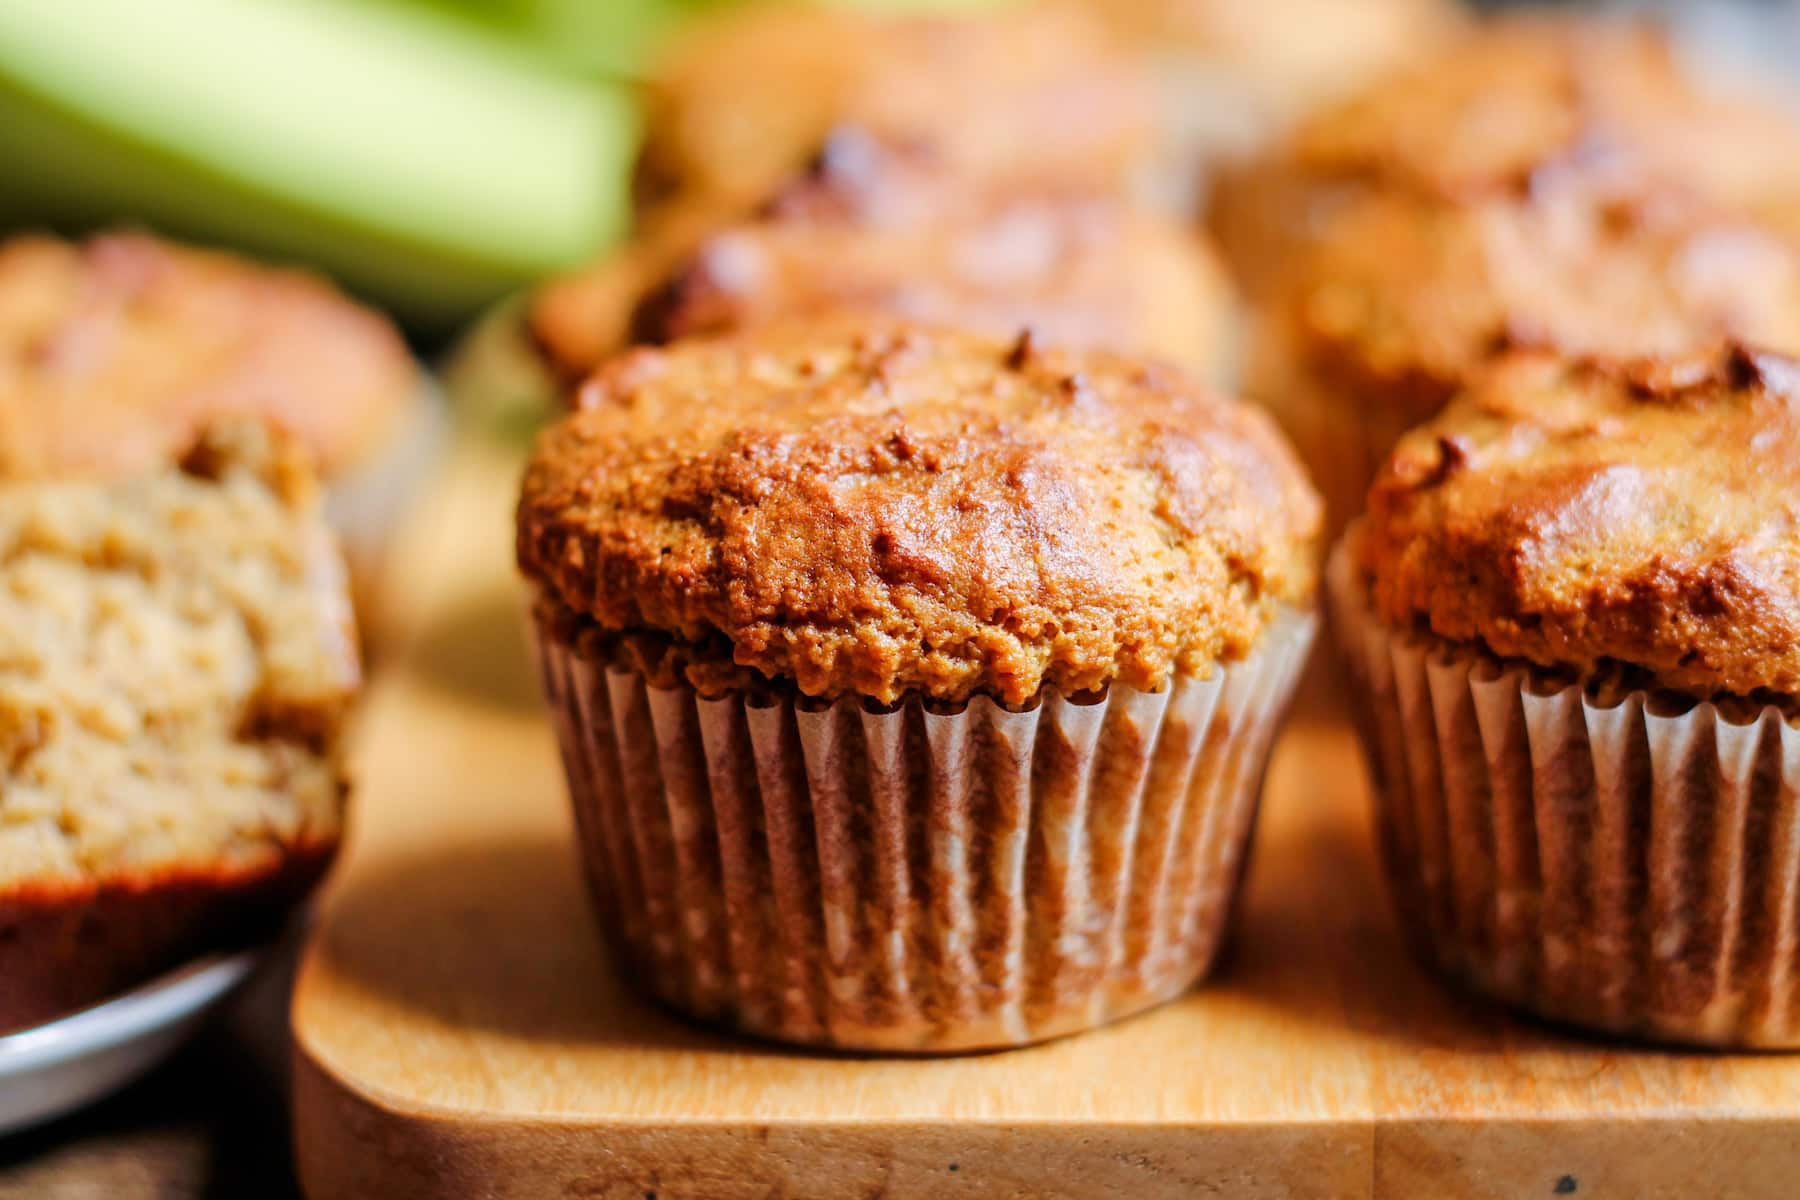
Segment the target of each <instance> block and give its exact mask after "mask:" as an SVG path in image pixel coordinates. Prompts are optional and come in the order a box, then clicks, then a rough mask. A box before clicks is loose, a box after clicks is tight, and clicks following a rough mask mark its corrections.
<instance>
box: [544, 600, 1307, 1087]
mask: <svg viewBox="0 0 1800 1200" xmlns="http://www.w3.org/2000/svg"><path fill="white" fill-rule="evenodd" d="M1315 624H1316V622H1315V620H1314V618H1313V617H1312V616H1311V614H1305V615H1301V614H1298V613H1290V614H1284V615H1283V616H1282V617H1281V618H1280V620H1279V621H1278V622H1277V623H1276V624H1275V625H1274V626H1272V627H1271V628H1270V629H1269V630H1268V631H1267V632H1266V633H1265V635H1264V637H1263V640H1262V643H1261V645H1260V646H1259V648H1258V649H1257V651H1256V652H1255V653H1254V654H1253V655H1252V656H1251V657H1250V658H1249V659H1247V660H1246V661H1245V662H1243V663H1240V664H1236V665H1233V666H1230V667H1228V668H1223V669H1221V670H1219V671H1216V672H1215V673H1214V676H1213V678H1211V679H1209V680H1196V679H1183V680H1180V681H1179V682H1177V683H1176V684H1175V685H1174V686H1172V687H1170V688H1168V689H1165V690H1164V691H1162V692H1157V693H1145V692H1135V691H1130V690H1127V689H1124V688H1116V689H1114V690H1113V691H1112V692H1111V693H1110V694H1109V695H1108V696H1107V697H1105V698H1103V699H1100V700H1098V701H1092V702H1081V701H1076V700H1070V699H1067V698H1064V697H1061V696H1058V695H1055V694H1048V695H1046V696H1045V698H1044V699H1043V700H1042V701H1041V702H1040V703H1038V704H1037V705H1036V706H1034V707H1033V708H1031V709H1030V710H1029V711H1025V712H1009V711H1007V710H1006V709H1004V708H1002V707H1000V706H998V705H996V704H994V703H993V702H992V701H990V700H988V699H986V698H985V697H983V698H978V699H976V700H974V701H971V702H970V703H969V704H968V705H967V706H965V707H963V708H962V710H961V711H960V712H956V713H954V714H945V713H940V712H937V711H933V709H932V708H930V707H927V706H925V705H922V704H921V703H920V702H919V701H918V700H917V699H916V698H915V699H912V700H909V701H907V702H906V703H904V704H903V705H901V706H900V707H898V708H897V709H895V710H893V711H879V712H871V711H868V710H867V709H866V708H865V707H864V706H863V705H862V704H860V703H858V702H856V701H854V700H845V701H839V702H837V703H835V704H829V705H822V706H813V705H809V704H808V703H806V702H805V701H800V702H798V703H796V702H795V701H794V700H792V699H784V700H779V701H763V702H752V701H751V700H749V699H747V698H746V697H743V696H729V697H725V698H722V699H703V698H701V697H700V696H699V695H698V694H697V693H695V692H694V691H692V690H691V689H687V688H675V689H666V690H665V689H657V688H651V687H648V686H647V685H646V684H645V682H644V680H643V678H642V677H641V676H640V675H638V674H636V673H634V672H630V671H626V670H623V669H620V668H617V667H612V666H608V665H606V664H602V663H599V662H596V661H593V660H591V659H588V658H584V657H583V656H582V655H581V654H579V653H578V652H577V651H576V650H575V649H574V648H573V647H571V646H570V645H569V644H567V643H565V642H562V641H560V640H558V639H557V638H556V637H555V636H554V634H553V633H552V631H550V630H549V629H545V628H540V629H539V631H538V632H539V637H538V642H539V647H540V653H541V659H542V667H543V675H544V686H545V691H546V693H547V696H548V698H549V701H550V708H551V711H552V712H553V714H554V716H555V721H556V726H557V734H558V738H559V741H560V743H561V746H562V752H563V759H564V765H565V767H566V769H567V772H568V776H569V790H570V793H571V796H572V799H573V801H574V807H575V815H576V822H577V825H578V827H579V830H580V835H581V842H582V850H583V857H584V859H585V862H586V865H587V870H588V875H589V879H590V882H591V884H592V890H593V893H594V896H595V900H596V903H597V906H598V909H599V912H600V914H601V917H602V922H603V924H604V925H605V927H606V930H607V932H608V935H609V938H610V940H611V941H612V943H613V945H614V947H615V950H616V953H617V955H618V958H619V961H620V965H621V969H623V970H624V971H626V972H628V973H629V975H630V977H631V979H632V981H633V982H634V983H635V984H636V985H637V986H639V987H640V988H642V989H643V990H645V991H647V992H649V993H651V994H652V995H654V996H656V997H658V998H659V999H661V1000H663V1001H664V1002H666V1003H668V1004H670V1005H671V1006H673V1007H675V1008H678V1009H680V1010H682V1011H683V1012H686V1013H688V1014H690V1015H693V1016H695V1017H699V1018H701V1019H703V1020H709V1021H717V1022H720V1023H723V1024H727V1025H730V1026H733V1027H736V1028H738V1029H742V1030H745V1031H747V1032H750V1033H754V1034H758V1035H761V1036H764V1037H770V1038H775V1039H779V1040H783V1041H793V1042H803V1043H809V1044H817V1045H829V1046H837V1047H843V1048H854V1049H865V1050H890V1051H952V1050H974V1049H982V1048H992V1047H1001V1046H1016V1045H1022V1044H1024V1043H1027V1042H1033V1041H1038V1040H1041V1039H1044V1038H1050V1037H1056V1036H1058V1035H1061V1034H1066V1033H1073V1032H1076V1031H1078V1030H1082V1029H1087V1028H1090V1027H1092V1026H1095V1025H1099V1024H1101V1023H1104V1022H1106V1021H1111V1020H1114V1019H1117V1018H1119V1017H1123V1016H1125V1015H1127V1014H1130V1013H1133V1012H1137V1011H1139V1010H1141V1009H1144V1008H1148V1007H1150V1006H1151V1005H1154V1004H1157V1003H1160V1002H1161V1001H1164V1000H1167V999H1169V998H1170V997H1172V996H1174V995H1176V994H1178V993H1180V992H1181V991H1183V990H1185V989H1186V988H1187V987H1188V986H1189V985H1190V984H1192V983H1193V982H1194V981H1195V980H1196V979H1197V978H1199V977H1200V976H1201V975H1202V974H1203V973H1204V972H1205V971H1206V969H1207V967H1208V966H1209V965H1210V964H1211V962H1212V960H1213V957H1214V955H1215V953H1216V951H1217V949H1218V946H1219V942H1220V939H1221V935H1222V933H1223V931H1224V928H1225V924H1226V919H1227V917H1228V915H1229V912H1230V907H1231V900H1232V896H1233V893H1234V892H1235V890H1236V885H1237V880H1238V876H1239V874H1240V868H1241V865H1242V859H1243V855H1244V849H1245V845H1246V843H1247V841H1248V840H1249V832H1250V826H1251V822H1252V820H1253V819H1254V816H1255V812H1256V805H1257V798H1258V794H1259V792H1260V790H1261V784H1262V774H1263V768H1264V765H1265V763H1266V761H1267V758H1268V751H1269V746H1270V743H1271V741H1272V739H1273V736H1274V732H1275V728H1276V725H1277V723H1278V721H1279V718H1280V716H1281V713H1282V711H1283V709H1284V708H1285V706H1286V702H1287V700H1288V698H1289V696H1290V694H1291V693H1292V690H1293V687H1294V684H1295V681H1296V679H1297V677H1298V674H1299V671H1300V668H1301V665H1302V664H1303V663H1304V661H1305V657H1306V651H1307V648H1308V647H1309V646H1310V645H1311V642H1312V637H1313V632H1314V627H1315Z"/></svg>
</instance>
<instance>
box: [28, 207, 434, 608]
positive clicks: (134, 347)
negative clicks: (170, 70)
mask: <svg viewBox="0 0 1800 1200" xmlns="http://www.w3.org/2000/svg"><path fill="white" fill-rule="evenodd" d="M239 416H251V417H257V418H260V419H263V420H266V421H268V422H270V423H271V424H273V425H275V426H276V427H278V428H280V429H281V430H283V431H284V432H285V433H286V434H288V435H289V436H291V437H292V438H293V439H294V440H295V441H296V442H297V443H298V445H299V446H300V447H301V448H303V449H304V450H305V451H306V452H307V453H308V454H310V455H311V456H312V458H313V460H314V461H315V463H316V464H317V466H318V469H319V471H320V472H321V474H322V475H323V477H324V478H325V480H326V482H327V487H328V489H329V499H328V511H329V513H330V516H331V517H332V519H333V521H334V523H335V524H337V525H338V527H339V529H340V532H341V533H342V535H343V538H344V541H345V547H346V551H347V553H348V554H349V555H350V558H351V562H352V564H353V568H354V570H355V572H356V575H357V582H358V587H359V594H362V595H366V589H367V585H368V583H369V581H370V580H371V579H372V577H373V575H374V573H375V570H376V568H377V566H378V565H379V562H380V558H381V553H382V550H383V547H384V543H385V539H386V536H387V534H388V532H389V530H390V528H391V527H392V525H393V523H394V521H395V519H396V518H397V516H398V512H399V508H400V505H401V502H402V500H403V499H404V497H405V495H406V493H407V491H408V488H409V485H410V484H411V483H412V482H413V481H414V479H415V478H416V476H417V474H418V473H419V472H420V471H421V470H422V468H423V466H424V463H425V462H426V460H427V459H428V457H429V453H430V447H431V442H432V438H431V433H432V431H433V430H434V429H435V426H436V414H435V406H434V404H433V403H432V402H431V400H430V399H429V396H428V393H427V390H426V387H425V381H424V379H423V377H422V375H421V372H420V371H419V369H418V367H417V366H416V364H415V363H414V362H413V359H412V357H411V355H410V354H409V353H408V350H407V347H406V344H405V342H404V341H403V340H402V339H401V337H400V334H399V332H398V331H397V330H395V329H394V327H393V326H392V325H391V324H390V323H389V322H388V321H387V320H386V319H385V318H383V317H382V316H380V315H379V314H377V313H375V312H373V311H371V310H369V309H366V308H364V307H362V306H361V305H358V304H356V303H354V302H352V301H351V300H349V299H347V298H346V297H344V296H343V295H341V294H340V293H338V292H337V291H336V290H335V289H333V288H332V287H331V286H330V285H329V284H327V283H326V282H325V281H323V280H322V279H319V278H316V277H314V276H311V275H308V274H304V273H300V272H296V271H290V270H283V269H276V268H272V267H266V266H262V265H259V264H256V263H252V262H249V261H247V260H244V259H240V258H236V257H234V256H231V255H228V254H223V253H218V252H214V251H210V250H201V249H196V248H192V247H187V246H181V245H177V244H174V243H171V242H167V241H163V240H160V239H158V238H155V237H151V236H149V235H147V234H142V233H113V234H104V235H100V236H96V237H94V238H91V239H89V240H87V241H85V242H81V243H71V242H65V241H60V240H57V239H54V238H49V237H38V236H26V237H19V238H15V239H13V240H11V241H8V242H6V243H4V244H3V245H0V479H8V480H18V479H22V478H34V479H35V478H51V477H62V476H79V477H94V478H100V479H114V478H128V477H133V476H136V475H139V474H142V473H144V472H146V471H150V470H153V469H155V468H157V467H159V466H161V465H163V464H166V463H169V462H172V461H174V459H175V458H176V457H177V456H179V455H180V454H181V452H182V451H183V450H185V449H186V448H187V447H188V446H189V445H190V444H192V442H193V440H194V438H195V437H196V436H197V435H198V433H199V432H200V431H201V430H202V429H203V428H205V427H207V426H208V425H209V424H211V423H212V422H214V421H216V420H219V419H221V418H227V417H239Z"/></svg>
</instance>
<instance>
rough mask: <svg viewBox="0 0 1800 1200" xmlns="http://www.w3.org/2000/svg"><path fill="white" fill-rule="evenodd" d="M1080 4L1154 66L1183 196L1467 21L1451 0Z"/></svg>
mask: <svg viewBox="0 0 1800 1200" xmlns="http://www.w3.org/2000/svg"><path fill="white" fill-rule="evenodd" d="M1087 3H1088V5H1089V7H1090V8H1091V9H1092V10H1093V11H1094V13H1096V14H1097V15H1098V16H1100V17H1101V18H1103V19H1104V20H1106V21H1107V22H1108V23H1109V24H1110V25H1111V26H1112V28H1113V29H1114V31H1115V33H1117V34H1118V35H1119V36H1120V37H1121V38H1122V40H1123V41H1124V42H1125V44H1126V45H1127V46H1130V47H1132V48H1134V49H1135V50H1136V51H1137V52H1138V53H1140V54H1141V55H1143V56H1144V57H1145V58H1147V59H1148V61H1149V63H1150V64H1151V66H1152V67H1153V74H1154V78H1155V79H1156V81H1157V84H1158V89H1159V92H1160V104H1159V107H1160V109H1161V112H1162V121H1163V125H1164V132H1165V134H1166V135H1167V137H1168V142H1167V143H1166V150H1165V153H1167V154H1168V155H1170V156H1171V157H1172V158H1173V159H1174V161H1175V163H1176V164H1178V169H1179V170H1180V171H1181V172H1182V173H1183V174H1184V175H1185V178H1184V179H1182V180H1180V181H1179V182H1181V183H1183V184H1184V185H1185V188H1186V189H1187V190H1191V191H1199V190H1203V189H1204V186H1205V180H1206V176H1207V175H1208V173H1209V171H1210V170H1211V169H1212V168H1214V167H1216V166H1217V165H1218V164H1220V163H1221V162H1224V161H1228V160H1230V159H1234V158H1238V157H1241V156H1243V155H1245V154H1248V153H1250V152H1252V151H1254V150H1256V149H1257V148H1259V147H1260V146H1262V145H1263V144H1264V143H1265V142H1266V141H1268V139H1269V138H1270V137H1272V136H1275V135H1277V134H1278V133H1279V132H1280V131H1281V130H1283V129H1285V128H1287V127H1288V126H1290V125H1291V124H1292V123H1293V122H1294V121H1296V120H1298V119H1300V118H1302V117H1304V116H1305V115H1306V114H1308V113H1310V112H1312V111H1313V110H1314V109H1316V108H1318V107H1319V106H1320V105H1322V104H1327V103H1330V102H1332V101H1335V100H1337V99H1339V98H1341V97H1343V96H1345V95H1347V94H1349V93H1351V92H1353V91H1355V90H1356V89H1358V88H1360V87H1362V86H1363V85H1365V84H1367V83H1368V82H1369V81H1371V80H1373V79H1376V78H1378V77H1380V76H1382V75H1384V74H1385V73H1387V72H1389V71H1392V70H1394V69H1395V68H1397V67H1399V66H1401V65H1403V64H1407V63H1413V62H1417V61H1419V60H1421V59H1425V58H1427V57H1428V56H1430V55H1431V54H1433V53H1435V52H1436V51H1437V50H1438V48H1439V47H1441V46H1442V45H1443V44H1444V43H1445V42H1447V41H1448V40H1450V39H1451V38H1452V37H1453V36H1454V35H1455V34H1456V33H1457V32H1458V31H1459V30H1461V29H1462V28H1463V26H1464V24H1465V23H1466V19H1465V17H1464V15H1463V12H1462V9H1461V6H1460V5H1459V4H1457V3H1455V2H1454V0H1259V2H1256V3H1245V2H1244V0H1087ZM1190 198H1191V197H1190Z"/></svg>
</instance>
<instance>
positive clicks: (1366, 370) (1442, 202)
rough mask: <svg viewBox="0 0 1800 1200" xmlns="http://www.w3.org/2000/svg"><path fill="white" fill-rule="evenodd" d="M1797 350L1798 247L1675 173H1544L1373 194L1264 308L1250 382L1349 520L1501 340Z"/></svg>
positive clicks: (1612, 348) (1578, 348)
mask: <svg viewBox="0 0 1800 1200" xmlns="http://www.w3.org/2000/svg"><path fill="white" fill-rule="evenodd" d="M1733 340H1737V341H1744V342H1747V343H1749V344H1752V345H1759V346H1763V347H1768V348H1771V349H1777V350H1782V351H1785V352H1789V353H1793V352H1797V351H1800V248H1797V247H1796V246H1795V244H1794V243H1792V242H1790V241H1788V240H1787V239H1785V238H1783V237H1781V236H1779V235H1778V234H1777V233H1775V232H1773V231H1771V230H1770V229H1768V228H1767V227H1765V226H1763V225H1761V224H1759V223H1757V222H1755V221H1753V220H1750V219H1748V218H1745V217H1742V216H1739V215H1737V214H1736V213H1734V212H1731V211H1729V210H1725V209H1722V208H1720V207H1718V206H1716V205H1714V204H1711V203H1709V202H1708V201H1706V200H1704V199H1701V198H1699V197H1696V196H1693V195H1690V194H1684V193H1682V192H1679V191H1676V190H1675V189H1673V188H1670V187H1660V186H1649V187H1646V186H1642V185H1641V184H1639V183H1637V182H1635V181H1629V180H1622V179H1604V178H1597V177H1595V176H1593V175H1590V174H1588V173H1586V172H1584V171H1582V170H1579V169H1576V170H1572V171H1570V172H1567V173H1565V174H1562V175H1557V174H1555V173H1552V172H1545V173H1541V174H1540V175H1539V176H1538V177H1537V178H1536V179H1535V180H1534V182H1533V185H1532V187H1531V188H1530V189H1529V190H1528V191H1525V192H1495V193H1493V194H1491V195H1487V196H1483V197H1478V198H1475V199H1467V200H1450V199H1442V198H1437V197H1433V196H1429V195H1426V194H1423V193H1417V192H1405V191H1389V192H1377V193H1373V194H1370V195H1366V196H1364V197H1362V198H1360V199H1359V200H1357V201H1355V202H1354V203H1353V204H1351V206H1350V207H1349V208H1348V209H1346V210H1345V211H1342V212H1340V213H1339V214H1338V216H1337V217H1336V218H1335V219H1334V221H1333V222H1332V224H1331V226H1330V228H1329V231H1328V232H1327V233H1326V234H1325V235H1324V237H1323V238H1322V239H1321V240H1320V241H1319V242H1318V243H1317V244H1315V245H1314V246H1312V247H1311V248H1310V249H1309V250H1308V251H1307V252H1306V253H1305V254H1304V256H1303V258H1302V260H1301V264H1300V267H1299V269H1298V270H1297V271H1296V278H1295V281H1294V283H1293V284H1292V286H1290V287H1289V288H1287V289H1285V291H1284V293H1283V295H1282V297H1281V298H1280V300H1279V301H1278V302H1276V303H1273V304H1271V306H1270V307H1269V308H1268V310H1267V311H1265V312H1264V314H1263V315H1262V317H1261V319H1260V320H1259V321H1258V324H1257V327H1256V334H1255V344H1254V345H1253V347H1252V349H1251V351H1250V354H1251V361H1250V364H1249V373H1250V378H1251V383H1250V388H1251V391H1252V392H1253V394H1254V395H1255V396H1256V397H1257V398H1258V399H1261V400H1262V401H1263V402H1264V403H1266V404H1267V405H1268V406H1269V407H1270V408H1271V409H1272V410H1273V411H1274V412H1275V414H1276V416H1277V417H1278V418H1279V419H1280V421H1281V423H1282V424H1283V426H1284V427H1285V428H1286V429H1287V431H1288V433H1289V435H1290V436H1291V437H1292V438H1293V439H1294V441H1295V444H1296V446H1297V447H1298V448H1299V450H1300V453H1301V457H1302V458H1304V459H1305V460H1306V462H1307V465H1308V467H1309V468H1310V469H1311V471H1312V473H1313V476H1314V479H1315V481H1316V482H1317V483H1318V485H1319V487H1320V490H1321V491H1322V492H1323V493H1324V494H1325V497H1326V502H1327V506H1328V508H1329V510H1330V525H1331V527H1332V528H1333V529H1336V528H1338V527H1341V525H1342V524H1343V523H1344V522H1345V521H1347V520H1348V519H1349V518H1350V517H1352V516H1354V515H1355V513H1356V512H1357V511H1358V510H1359V508H1360V506H1361V502H1362V493H1363V492H1364V490H1365V489H1366V488H1367V486H1368V483H1369V480H1370V479H1371V478H1372V477H1373V475H1374V472H1375V469H1376V467H1377V466H1378V465H1379V464H1380V462H1381V460H1382V459H1383V458H1384V457H1385V456H1386V454H1387V452H1388V450H1389V449H1390V448H1391V447H1392V445H1393V444H1394V442H1395V441H1397V440H1398V439H1399V437H1400V435H1401V434H1402V433H1403V432H1405V431H1406V430H1407V429H1408V428H1410V427H1411V426H1413V425H1415V424H1418V423H1419V422H1421V421H1424V420H1426V419H1428V418H1430V417H1432V416H1434V415H1435V414H1436V413H1437V412H1438V410H1439V409H1441V408H1442V407H1443V405H1444V404H1445V403H1446V402H1447V401H1448V400H1449V399H1450V398H1451V397H1452V396H1453V395H1455V394H1456V393H1457V392H1459V391H1461V390H1462V389H1463V388H1464V387H1465V386H1466V385H1468V384H1469V383H1470V381H1471V380H1473V379H1475V378H1477V377H1478V376H1479V375H1480V374H1481V373H1482V372H1483V371H1484V370H1485V369H1486V368H1487V366H1488V365H1489V364H1491V363H1492V362H1493V361H1494V360H1495V359H1496V358H1497V357H1499V356H1500V355H1502V354H1504V353H1506V352H1508V351H1510V350H1515V349H1519V348H1533V349H1540V350H1553V351H1556V352H1559V353H1562V354H1565V355H1594V356H1599V357H1603V358H1635V357H1645V356H1660V357H1682V356H1690V355H1693V354H1697V353H1704V352H1707V351H1709V350H1711V349H1713V348H1716V347H1717V346H1719V345H1721V344H1723V343H1725V342H1727V341H1733Z"/></svg>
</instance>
